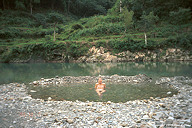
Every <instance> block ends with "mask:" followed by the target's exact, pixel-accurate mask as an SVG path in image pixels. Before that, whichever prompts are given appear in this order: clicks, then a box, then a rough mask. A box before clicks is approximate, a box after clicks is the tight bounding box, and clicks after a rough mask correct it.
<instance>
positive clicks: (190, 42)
mask: <svg viewBox="0 0 192 128" xmlns="http://www.w3.org/2000/svg"><path fill="white" fill-rule="evenodd" d="M191 5H192V1H191V0H158V1H157V0H49V1H47V0H1V2H0V24H1V25H0V61H1V62H10V61H11V60H13V59H15V58H19V59H27V58H33V59H35V58H36V57H41V58H43V59H45V60H46V61H51V60H55V58H54V56H53V54H54V55H55V54H56V52H57V53H62V56H63V54H64V56H65V60H67V59H68V58H70V57H72V58H78V57H80V56H83V55H86V53H87V51H88V50H89V48H91V47H92V46H96V47H100V46H102V47H104V48H106V49H107V50H108V51H110V52H111V53H112V54H114V53H119V52H123V51H127V50H129V51H131V52H137V51H147V50H153V51H154V50H157V49H166V48H180V49H182V50H188V51H190V52H191V54H192V50H191V49H192V10H191V9H192V8H191ZM47 56H49V57H47ZM50 56H51V57H50Z"/></svg>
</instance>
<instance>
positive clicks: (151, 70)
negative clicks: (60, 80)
mask: <svg viewBox="0 0 192 128" xmlns="http://www.w3.org/2000/svg"><path fill="white" fill-rule="evenodd" d="M99 74H101V75H114V74H118V75H128V76H129V75H137V74H146V75H148V76H149V77H152V78H157V77H161V76H181V75H182V76H189V77H192V63H151V62H150V63H135V62H132V63H106V64H103V63H95V64H85V63H78V64H77V63H27V64H3V63H0V84H4V83H10V82H20V83H27V82H31V81H34V80H39V79H40V78H51V77H55V76H86V75H90V76H98V75H99Z"/></svg>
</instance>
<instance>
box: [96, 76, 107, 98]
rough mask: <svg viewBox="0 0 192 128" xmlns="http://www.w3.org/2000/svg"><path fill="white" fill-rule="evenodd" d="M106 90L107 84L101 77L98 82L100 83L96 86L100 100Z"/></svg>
mask: <svg viewBox="0 0 192 128" xmlns="http://www.w3.org/2000/svg"><path fill="white" fill-rule="evenodd" d="M105 88H106V85H105V83H102V79H101V77H100V78H99V80H98V83H96V84H95V91H96V92H97V94H98V95H99V97H100V98H101V97H102V93H104V92H105Z"/></svg>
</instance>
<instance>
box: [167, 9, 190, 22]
mask: <svg viewBox="0 0 192 128" xmlns="http://www.w3.org/2000/svg"><path fill="white" fill-rule="evenodd" d="M169 16H170V22H171V23H172V24H186V23H188V22H189V21H190V20H191V10H190V8H179V9H178V10H177V11H171V12H170V13H169Z"/></svg>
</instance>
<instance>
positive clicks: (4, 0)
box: [3, 0, 5, 10]
mask: <svg viewBox="0 0 192 128" xmlns="http://www.w3.org/2000/svg"><path fill="white" fill-rule="evenodd" d="M3 10H5V0H3Z"/></svg>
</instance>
